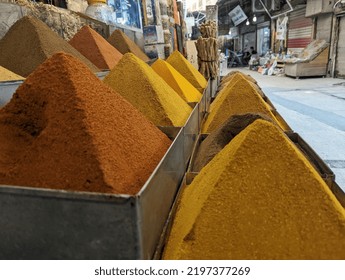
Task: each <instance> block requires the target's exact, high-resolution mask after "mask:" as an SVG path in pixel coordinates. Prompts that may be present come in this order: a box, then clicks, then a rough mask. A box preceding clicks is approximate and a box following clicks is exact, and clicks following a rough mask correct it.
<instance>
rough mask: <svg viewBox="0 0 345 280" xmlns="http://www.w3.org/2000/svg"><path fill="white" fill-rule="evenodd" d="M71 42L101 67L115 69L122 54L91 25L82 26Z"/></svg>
mask: <svg viewBox="0 0 345 280" xmlns="http://www.w3.org/2000/svg"><path fill="white" fill-rule="evenodd" d="M69 43H70V44H71V45H72V46H73V47H74V48H75V49H77V50H78V51H79V52H80V53H81V54H82V55H84V56H85V57H86V58H87V59H89V60H90V61H91V62H92V63H93V64H95V65H96V66H97V67H98V68H99V69H106V70H108V69H113V67H114V66H115V65H116V64H117V63H118V62H119V61H120V59H121V58H122V54H121V53H120V52H119V51H118V50H117V49H115V48H114V47H113V46H112V45H110V44H109V43H108V41H107V40H105V39H104V38H103V37H102V36H101V35H99V34H98V33H97V32H96V31H95V30H93V29H92V28H91V27H90V26H84V27H82V28H81V29H80V30H79V31H78V32H77V33H76V34H75V35H74V37H73V38H72V39H71V40H70V41H69Z"/></svg>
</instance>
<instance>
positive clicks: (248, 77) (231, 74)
mask: <svg viewBox="0 0 345 280" xmlns="http://www.w3.org/2000/svg"><path fill="white" fill-rule="evenodd" d="M236 74H240V75H242V76H243V77H244V78H245V79H246V80H248V81H250V82H252V83H255V84H256V83H257V81H256V80H255V79H254V78H253V77H252V76H250V75H246V74H243V73H242V72H241V71H237V70H236V71H231V72H230V73H228V74H227V75H226V76H225V77H223V79H222V80H221V82H220V83H221V84H223V83H227V82H228V81H229V80H230V79H231V78H232V77H233V76H234V75H236Z"/></svg>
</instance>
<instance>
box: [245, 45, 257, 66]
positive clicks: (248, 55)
mask: <svg viewBox="0 0 345 280" xmlns="http://www.w3.org/2000/svg"><path fill="white" fill-rule="evenodd" d="M253 52H255V53H256V54H257V52H256V51H255V49H254V47H250V49H249V50H248V51H246V52H244V54H243V62H245V63H246V64H248V63H249V60H250V57H251V56H252V54H253Z"/></svg>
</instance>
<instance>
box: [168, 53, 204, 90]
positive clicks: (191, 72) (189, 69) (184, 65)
mask: <svg viewBox="0 0 345 280" xmlns="http://www.w3.org/2000/svg"><path fill="white" fill-rule="evenodd" d="M166 61H167V62H168V63H169V64H171V66H172V67H174V68H175V69H176V70H177V71H178V72H180V74H181V75H182V76H183V77H185V78H186V79H187V80H188V81H189V82H190V83H191V84H192V85H193V86H194V87H195V88H196V89H197V90H198V91H199V92H201V93H203V91H204V89H205V88H206V86H207V81H206V80H205V78H204V76H203V75H201V73H200V72H199V71H198V70H196V69H195V68H194V66H193V65H192V64H191V63H190V62H189V61H188V60H187V59H186V58H185V57H184V56H183V55H182V54H181V53H180V52H179V51H174V52H173V53H172V54H171V55H170V56H169V57H168V58H167V60H166Z"/></svg>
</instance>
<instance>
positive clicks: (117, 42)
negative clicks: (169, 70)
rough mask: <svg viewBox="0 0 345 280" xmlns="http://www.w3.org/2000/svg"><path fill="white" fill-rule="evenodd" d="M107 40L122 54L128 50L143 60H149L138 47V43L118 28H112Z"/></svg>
mask: <svg viewBox="0 0 345 280" xmlns="http://www.w3.org/2000/svg"><path fill="white" fill-rule="evenodd" d="M108 42H109V43H110V44H111V45H112V46H114V48H116V49H117V50H118V51H119V52H120V53H122V54H125V53H128V52H130V53H132V54H134V55H135V56H136V57H139V58H140V59H141V60H143V61H145V62H147V61H150V59H149V58H148V56H147V55H146V54H145V53H144V52H143V51H142V50H141V49H140V48H139V47H138V45H137V44H136V43H134V42H133V41H132V40H131V39H130V38H128V36H127V35H126V34H125V33H123V32H122V31H121V30H119V29H116V30H114V32H113V33H112V34H111V35H110V37H109V38H108Z"/></svg>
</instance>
